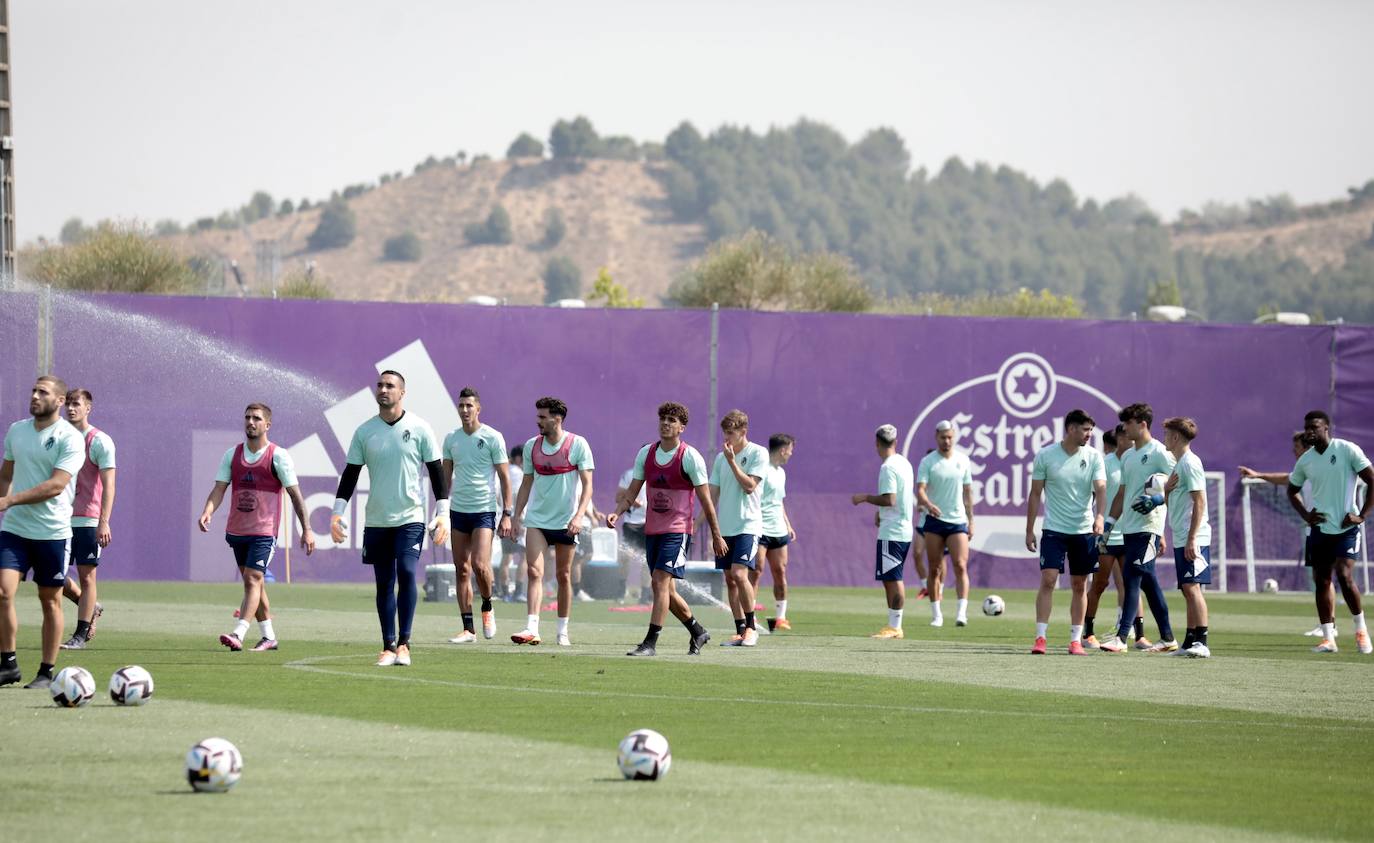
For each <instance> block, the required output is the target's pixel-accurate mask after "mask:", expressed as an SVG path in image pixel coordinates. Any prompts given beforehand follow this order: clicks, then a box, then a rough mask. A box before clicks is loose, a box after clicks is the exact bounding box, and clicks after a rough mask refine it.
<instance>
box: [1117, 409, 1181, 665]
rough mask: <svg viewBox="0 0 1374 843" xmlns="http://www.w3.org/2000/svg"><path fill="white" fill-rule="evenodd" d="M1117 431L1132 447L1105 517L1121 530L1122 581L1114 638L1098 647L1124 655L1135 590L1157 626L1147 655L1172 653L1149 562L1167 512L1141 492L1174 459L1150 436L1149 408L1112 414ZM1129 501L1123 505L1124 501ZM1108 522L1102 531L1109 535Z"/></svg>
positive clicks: (1165, 608) (1165, 610) (1158, 498)
mask: <svg viewBox="0 0 1374 843" xmlns="http://www.w3.org/2000/svg"><path fill="white" fill-rule="evenodd" d="M1117 417H1118V418H1119V419H1120V420H1121V425H1122V433H1123V434H1124V435H1125V437H1126V439H1127V440H1129V441H1130V442H1131V443H1132V447H1131V449H1130V450H1129V451H1127V452H1126V455H1125V457H1123V458H1122V460H1121V465H1122V467H1121V488H1120V489H1118V490H1117V492H1116V499H1115V500H1114V501H1113V502H1112V508H1111V513H1110V515H1109V518H1110V519H1111V522H1115V524H1116V529H1117V530H1119V531H1120V532H1121V537H1122V545H1121V548H1122V549H1121V569H1122V577H1123V579H1124V580H1125V582H1126V588H1125V594H1124V595H1123V598H1122V607H1121V619H1120V620H1119V621H1117V629H1116V634H1115V635H1114V636H1113V637H1111V638H1109V639H1107V640H1106V641H1103V642H1102V644H1101V649H1102V650H1103V651H1104V652H1108V653H1121V652H1125V650H1126V645H1125V644H1123V643H1122V639H1124V638H1125V637H1126V635H1127V633H1128V632H1129V631H1130V629H1131V624H1132V621H1133V620H1134V619H1135V616H1136V611H1137V610H1138V609H1139V608H1140V592H1141V590H1142V589H1144V591H1145V598H1146V600H1148V601H1149V603H1150V614H1152V615H1154V619H1155V623H1157V624H1158V625H1159V641H1157V642H1155V643H1154V644H1153V645H1152V646H1150V648H1149V652H1151V653H1172V652H1175V651H1176V650H1178V642H1177V641H1175V640H1174V631H1173V627H1172V626H1171V625H1170V624H1169V604H1168V603H1165V602H1164V589H1162V588H1160V585H1159V578H1158V577H1157V576H1156V575H1155V558H1156V557H1157V556H1158V555H1159V550H1160V548H1161V546H1162V544H1163V538H1162V537H1163V535H1164V521H1165V515H1166V514H1167V512H1168V510H1167V508H1165V509H1161V508H1160V507H1161V506H1162V505H1163V503H1164V496H1163V495H1150V494H1147V493H1146V489H1145V487H1146V484H1147V483H1148V482H1149V480H1150V478H1151V477H1152V476H1154V475H1156V474H1164V475H1168V474H1171V473H1173V470H1174V458H1173V455H1171V454H1170V453H1169V452H1168V451H1167V450H1165V448H1164V446H1163V445H1161V444H1160V443H1159V442H1158V441H1157V440H1156V439H1155V438H1154V437H1153V436H1151V435H1150V424H1151V423H1152V422H1153V421H1154V410H1152V409H1150V405H1149V404H1131V405H1129V406H1127V407H1123V408H1122V410H1121V412H1119V413H1118V414H1117ZM1128 496H1129V500H1131V501H1133V502H1132V503H1130V504H1127V503H1126V501H1127V500H1128ZM1110 527H1111V524H1110V523H1109V524H1108V525H1107V527H1106V528H1105V529H1106V530H1107V532H1108V534H1109V535H1110V532H1111V530H1110Z"/></svg>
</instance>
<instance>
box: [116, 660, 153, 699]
mask: <svg viewBox="0 0 1374 843" xmlns="http://www.w3.org/2000/svg"><path fill="white" fill-rule="evenodd" d="M152 698H153V675H152V674H151V673H149V672H148V671H146V670H144V669H143V668H141V667H139V666H138V665H136V664H131V665H129V666H128V667H121V668H120V669H119V670H116V671H115V672H114V673H112V674H110V699H112V700H114V701H115V705H144V704H146V703H147V702H148V700H150V699H152Z"/></svg>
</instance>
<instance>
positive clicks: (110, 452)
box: [72, 425, 115, 527]
mask: <svg viewBox="0 0 1374 843" xmlns="http://www.w3.org/2000/svg"><path fill="white" fill-rule="evenodd" d="M73 427H75V425H73ZM80 432H81V431H80V430H78V431H77V433H80ZM84 438H85V437H84V436H83V437H82V439H83V440H84ZM89 458H90V462H91V464H92V465H94V466H95V467H96V468H97V469H98V470H100V471H105V470H106V469H110V468H114V467H115V444H114V440H113V439H111V438H110V434H108V433H106V432H105V431H103V430H100V431H96V434H95V436H92V437H91V453H90V455H89ZM99 524H100V519H99V518H88V517H83V516H80V515H77V516H73V517H72V526H73V527H95V526H98V525H99Z"/></svg>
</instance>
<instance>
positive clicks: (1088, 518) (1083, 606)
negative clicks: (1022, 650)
mask: <svg viewBox="0 0 1374 843" xmlns="http://www.w3.org/2000/svg"><path fill="white" fill-rule="evenodd" d="M1095 426H1096V422H1094V421H1093V418H1092V416H1089V415H1088V414H1087V413H1085V412H1084V411H1082V410H1070V411H1069V413H1068V415H1066V416H1064V438H1063V439H1061V440H1060V441H1059V442H1057V443H1055V444H1054V445H1047V446H1045V447H1044V448H1041V449H1040V450H1039V451H1038V452H1037V453H1036V455H1035V460H1034V462H1032V464H1031V489H1030V497H1029V498H1028V499H1027V500H1026V550H1029V551H1031V552H1032V553H1034V552H1035V550H1036V541H1035V517H1036V515H1037V514H1038V511H1039V509H1040V495H1041V493H1043V494H1044V496H1045V523H1044V525H1043V528H1042V531H1041V534H1040V590H1039V591H1038V592H1036V595H1035V644H1034V645H1033V646H1032V647H1031V653H1032V654H1033V655H1037V656H1043V655H1045V636H1046V633H1047V631H1048V630H1049V625H1050V610H1051V609H1052V608H1053V606H1054V587H1055V585H1056V584H1057V583H1058V582H1059V575H1060V574H1062V573H1064V560H1065V559H1068V561H1069V582H1070V583H1071V585H1072V586H1073V596H1072V597H1071V598H1070V600H1069V655H1071V656H1085V655H1087V652H1086V651H1085V650H1084V649H1083V616H1084V613H1085V611H1086V610H1087V605H1088V596H1087V593H1086V591H1087V587H1088V575H1089V574H1091V573H1092V572H1093V568H1095V567H1096V566H1097V537H1098V536H1100V535H1102V527H1103V518H1102V511H1103V508H1104V507H1105V506H1106V499H1107V472H1106V469H1105V468H1104V467H1103V462H1102V454H1101V452H1100V451H1098V450H1097V449H1096V448H1093V447H1092V446H1091V444H1090V443H1091V442H1092V435H1093V428H1094V427H1095Z"/></svg>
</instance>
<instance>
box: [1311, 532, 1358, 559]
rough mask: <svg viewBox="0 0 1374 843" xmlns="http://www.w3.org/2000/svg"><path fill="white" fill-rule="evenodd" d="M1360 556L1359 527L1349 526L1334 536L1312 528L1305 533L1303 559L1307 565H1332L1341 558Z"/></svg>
mask: <svg viewBox="0 0 1374 843" xmlns="http://www.w3.org/2000/svg"><path fill="white" fill-rule="evenodd" d="M1359 558H1360V528H1359V527H1358V526H1356V527H1351V528H1350V529H1349V530H1346V531H1345V532H1344V533H1337V534H1335V535H1334V536H1333V535H1329V534H1327V533H1323V532H1322V531H1321V530H1320V529H1317V528H1313V529H1312V530H1311V531H1310V532H1309V533H1308V534H1307V547H1306V553H1304V554H1303V559H1304V561H1305V562H1306V563H1307V564H1308V565H1312V564H1314V563H1315V564H1318V565H1332V564H1335V563H1336V562H1339V561H1340V560H1342V559H1359Z"/></svg>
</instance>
